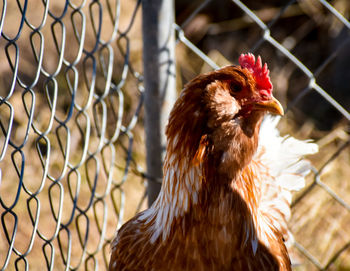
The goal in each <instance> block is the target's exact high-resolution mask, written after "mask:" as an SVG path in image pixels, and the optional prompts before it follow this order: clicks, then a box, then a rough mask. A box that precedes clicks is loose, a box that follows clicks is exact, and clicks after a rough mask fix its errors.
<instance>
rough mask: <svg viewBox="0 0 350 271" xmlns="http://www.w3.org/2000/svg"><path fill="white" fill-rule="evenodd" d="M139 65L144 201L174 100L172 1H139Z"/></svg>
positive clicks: (152, 188) (158, 168) (155, 178)
mask: <svg viewBox="0 0 350 271" xmlns="http://www.w3.org/2000/svg"><path fill="white" fill-rule="evenodd" d="M142 19H143V25H142V32H143V67H144V86H145V104H144V108H145V133H146V158H147V175H148V176H149V178H148V186H147V195H148V204H149V205H151V204H152V202H153V201H154V200H155V199H156V198H157V195H158V193H159V190H160V187H161V181H162V177H163V159H164V154H165V145H166V138H165V126H166V123H167V120H168V116H169V113H170V110H171V108H172V105H173V103H174V101H175V99H176V82H175V52H174V50H175V37H174V29H173V23H174V1H173V0H143V1H142Z"/></svg>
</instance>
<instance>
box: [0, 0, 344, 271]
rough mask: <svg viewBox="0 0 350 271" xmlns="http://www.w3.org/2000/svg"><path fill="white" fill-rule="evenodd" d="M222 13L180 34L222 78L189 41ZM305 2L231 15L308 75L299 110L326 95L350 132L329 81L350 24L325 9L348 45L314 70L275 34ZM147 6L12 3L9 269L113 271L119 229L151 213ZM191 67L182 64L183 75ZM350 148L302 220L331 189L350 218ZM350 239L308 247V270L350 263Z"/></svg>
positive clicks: (3, 212)
mask: <svg viewBox="0 0 350 271" xmlns="http://www.w3.org/2000/svg"><path fill="white" fill-rule="evenodd" d="M59 2H60V3H59ZM78 2H79V3H78ZM213 2H214V1H210V0H209V1H208V0H204V1H202V2H201V3H198V5H197V6H196V7H195V8H194V10H193V12H191V13H190V14H189V15H187V17H186V18H185V19H184V20H183V22H182V23H180V22H179V23H178V24H175V25H174V29H175V31H176V33H177V46H178V47H180V46H183V47H184V48H186V50H188V51H189V52H191V53H193V54H194V55H196V57H198V58H199V59H200V60H201V61H202V62H203V63H206V64H208V65H209V67H211V68H212V69H217V68H219V65H218V64H219V62H218V61H217V60H216V59H212V58H211V57H210V56H209V54H208V53H209V50H207V51H206V49H205V43H201V42H196V41H192V40H191V38H190V37H188V36H187V35H186V33H187V31H186V28H187V27H189V26H190V25H191V23H192V22H193V21H194V20H195V19H196V17H197V16H198V15H200V14H201V13H202V12H205V9H206V8H207V7H208V6H209V5H210V4H212V3H213ZM300 2H302V1H300ZM300 2H297V1H294V0H292V1H289V2H288V3H286V4H285V5H283V6H282V5H281V7H280V8H278V10H277V11H276V12H275V14H274V16H272V17H271V18H270V19H269V20H268V22H266V20H264V19H263V18H262V17H261V16H260V15H259V12H258V11H257V10H255V11H254V10H253V9H252V8H251V7H249V4H250V2H249V1H239V0H232V1H231V2H230V4H232V7H231V8H232V9H234V10H235V11H237V12H240V13H241V14H243V16H245V19H244V20H245V21H247V18H249V24H251V25H253V26H256V27H257V28H258V29H260V31H261V32H260V34H259V38H257V39H256V41H255V42H254V44H252V45H250V46H247V48H246V49H247V51H251V52H255V51H260V50H264V49H266V48H267V47H269V48H273V49H272V50H273V51H274V53H275V54H276V55H277V54H278V55H279V57H281V58H282V57H283V58H284V59H285V61H288V62H289V63H291V65H293V67H294V70H296V71H298V72H299V73H301V74H302V75H303V76H304V78H305V79H303V80H304V82H303V84H300V85H301V86H302V87H300V88H299V89H298V92H297V94H296V95H295V97H293V99H291V100H290V101H289V103H288V108H287V111H288V112H289V111H292V110H293V109H294V108H295V107H296V106H297V105H298V104H299V103H300V102H301V101H303V100H304V99H305V97H306V96H307V95H309V94H310V93H317V94H318V95H320V96H321V97H322V99H323V100H324V101H326V102H327V103H328V104H330V105H331V106H332V107H334V108H335V110H336V111H337V112H339V114H340V115H341V116H343V126H345V127H349V123H350V112H349V110H348V109H347V108H346V107H345V106H344V105H343V103H342V101H340V100H339V99H336V98H334V97H333V96H332V95H331V93H332V92H331V91H330V89H327V88H326V87H324V86H323V84H322V82H321V78H320V77H321V76H322V74H323V72H324V71H325V70H326V69H327V67H329V65H330V63H332V62H333V61H334V60H336V59H338V58H339V55H340V52H341V50H344V48H346V46H349V41H350V36H349V29H350V23H349V18H347V17H346V15H343V14H341V13H340V12H339V11H338V10H337V8H336V5H335V4H334V2H327V1H324V0H314V1H313V2H315V3H317V4H319V5H320V6H322V7H323V8H324V9H325V10H327V11H328V12H329V13H330V14H331V15H332V16H333V17H334V18H335V19H336V20H337V21H338V23H340V24H341V25H342V26H343V27H344V29H345V38H344V39H343V41H342V42H340V43H339V44H337V47H336V48H335V50H333V52H332V53H330V54H329V55H327V56H326V57H325V58H324V59H323V60H322V61H321V62H320V63H319V64H318V65H317V67H310V66H309V64H307V63H306V61H305V59H303V58H302V57H301V56H300V55H297V54H296V53H295V51H294V50H293V48H291V47H287V46H286V45H285V43H284V42H281V41H280V39H279V37H277V36H276V34H275V32H273V29H274V27H278V26H279V23H280V21H281V20H282V18H283V16H285V15H286V14H287V13H288V10H289V9H290V8H292V7H294V6H296V5H299V4H301V3H300ZM305 2H308V1H305ZM216 4H217V5H220V3H219V2H217V3H216ZM140 5H141V0H138V1H133V2H130V1H125V2H123V1H119V0H106V1H73V0H66V1H57V2H55V3H54V2H53V1H51V2H50V1H47V0H42V1H37V2H35V7H34V6H33V4H32V5H30V3H29V1H28V0H24V1H19V0H16V1H7V0H3V1H2V6H1V17H0V35H1V37H0V59H1V63H0V71H1V73H0V217H1V228H0V239H1V243H2V244H1V246H0V269H1V270H12V269H16V270H30V269H33V268H36V267H37V265H35V264H37V263H38V262H44V263H45V268H46V269H47V270H61V269H62V270H82V269H85V270H90V269H94V270H106V269H107V266H108V259H109V243H110V242H111V240H112V238H113V236H114V231H115V228H119V227H120V226H121V225H122V224H123V222H124V221H125V219H127V218H128V217H130V216H131V215H133V214H134V213H135V212H138V211H139V210H140V209H141V208H142V205H143V204H144V201H145V198H146V192H145V189H144V180H145V179H148V180H155V179H156V178H154V177H153V176H148V175H147V174H146V173H145V172H144V170H143V167H144V164H145V163H144V154H143V153H142V151H143V140H142V138H143V136H142V134H141V133H142V131H143V130H142V129H143V126H142V115H141V109H142V106H143V102H144V89H143V75H142V70H141V67H142V65H141V64H142V62H141V53H140V51H141V49H140V48H138V46H139V44H140V41H141V38H142V37H140V32H141V30H140V29H141V26H140V23H139V20H138V16H139V9H140ZM122 11H123V12H122ZM242 20H243V19H242ZM242 20H241V21H242ZM244 20H243V21H244ZM310 20H311V19H310ZM287 38H288V36H287ZM284 40H286V38H285V39H284ZM135 48H136V49H135ZM236 48H237V47H236ZM222 53H223V52H222ZM237 53H238V52H237ZM185 61H186V60H185V59H181V58H179V59H178V60H177V62H178V63H180V66H181V62H185ZM196 63H197V64H198V62H196ZM197 64H196V65H197ZM344 123H345V124H344ZM333 131H336V130H335V128H333ZM344 137H345V138H342V140H340V141H341V144H336V148H335V149H333V150H332V151H331V153H330V155H331V156H330V157H329V158H328V159H327V160H326V161H324V162H323V163H322V164H320V165H315V168H314V172H313V175H312V176H313V179H312V180H311V181H310V183H308V185H307V187H306V188H305V190H303V191H301V192H300V193H299V194H298V195H297V197H296V198H295V199H294V201H293V204H292V207H293V209H297V208H299V206H301V205H302V204H303V202H304V201H305V199H307V198H312V195H313V193H314V192H315V191H316V190H317V189H321V190H322V191H323V192H324V193H326V195H327V196H329V198H330V199H331V200H333V201H334V202H336V203H337V204H339V206H340V208H341V210H343V211H344V212H346V215H347V216H349V215H350V214H349V212H350V206H349V202H348V201H347V199H346V198H345V197H344V195H343V194H342V195H339V189H335V187H334V186H332V185H330V184H328V183H327V182H326V181H324V180H323V176H324V174H326V172H327V170H328V168H329V167H330V166H331V165H332V163H334V162H335V161H338V160H339V159H340V157H341V155H344V153H346V152H348V151H349V142H350V141H349V133H348V131H345V136H344ZM321 148H322V146H321ZM130 191H134V192H133V193H131V192H130ZM135 199H137V200H135ZM347 238H348V236H347V235H345V237H344V243H343V244H342V245H341V246H339V247H337V248H336V249H333V250H331V252H332V253H331V254H329V255H328V256H327V257H325V258H320V257H319V255H317V254H316V253H315V251H317V250H315V249H314V248H313V247H310V245H309V244H305V243H303V242H304V240H299V239H297V237H296V242H295V248H296V249H297V251H298V253H300V255H302V256H303V257H304V258H305V259H306V261H308V265H306V266H307V267H305V268H306V269H305V270H309V269H307V268H309V267H310V266H311V267H312V268H314V269H316V270H327V269H331V268H334V266H335V264H336V263H337V262H339V261H340V260H341V259H342V258H344V257H350V256H349V254H350V252H349V247H350V239H347ZM317 245H318V244H317V242H315V244H314V246H315V247H317ZM41 260H43V261H41ZM41 268H43V266H41Z"/></svg>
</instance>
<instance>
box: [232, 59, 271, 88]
mask: <svg viewBox="0 0 350 271" xmlns="http://www.w3.org/2000/svg"><path fill="white" fill-rule="evenodd" d="M238 61H239V64H240V65H241V67H242V68H246V69H248V71H250V72H251V73H252V74H253V76H254V78H255V81H256V85H257V88H258V89H260V90H265V91H264V92H267V94H268V95H271V94H272V83H271V81H270V76H269V73H270V71H269V69H268V68H267V64H266V63H265V64H264V66H262V65H261V64H262V63H261V58H260V56H258V59H257V60H256V62H255V56H254V55H253V54H251V53H248V54H241V56H240V57H239V59H238Z"/></svg>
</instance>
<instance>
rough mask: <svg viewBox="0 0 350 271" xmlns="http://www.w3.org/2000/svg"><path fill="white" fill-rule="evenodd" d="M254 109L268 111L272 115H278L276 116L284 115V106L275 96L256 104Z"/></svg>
mask: <svg viewBox="0 0 350 271" xmlns="http://www.w3.org/2000/svg"><path fill="white" fill-rule="evenodd" d="M254 108H255V109H258V110H266V111H268V112H270V113H271V114H276V115H281V116H283V115H284V111H283V107H282V105H281V104H280V102H279V101H278V100H277V99H276V98H275V97H273V96H272V97H271V99H270V100H266V101H261V102H256V103H255V104H254Z"/></svg>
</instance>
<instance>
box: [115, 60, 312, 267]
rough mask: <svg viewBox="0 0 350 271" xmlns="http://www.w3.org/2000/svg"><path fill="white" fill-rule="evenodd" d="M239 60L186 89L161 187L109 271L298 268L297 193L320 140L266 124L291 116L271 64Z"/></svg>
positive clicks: (122, 240) (127, 230)
mask: <svg viewBox="0 0 350 271" xmlns="http://www.w3.org/2000/svg"><path fill="white" fill-rule="evenodd" d="M239 63H240V66H227V67H224V68H221V69H219V70H216V71H213V72H210V73H207V74H203V75H199V76H198V77H196V78H194V79H193V80H192V81H190V82H189V83H188V84H187V85H186V86H185V88H184V90H183V91H182V93H181V96H180V97H179V98H178V100H177V101H176V103H175V105H174V108H173V110H172V112H171V114H170V118H169V123H168V126H167V129H166V135H167V139H168V144H167V154H166V158H165V164H164V180H163V185H162V188H161V192H160V194H159V196H158V198H157V200H156V201H155V202H154V203H153V205H152V206H151V207H150V208H149V209H147V210H145V211H143V212H141V213H139V214H138V215H136V216H135V217H134V218H132V219H131V220H129V221H128V222H127V223H125V224H124V225H123V226H122V227H121V228H120V230H119V231H118V232H117V235H116V237H115V239H114V241H113V243H112V255H111V260H110V265H109V270H111V271H116V270H123V271H127V270H129V271H131V270H191V271H193V270H291V263H290V259H289V256H288V252H287V249H286V246H285V244H284V240H287V239H288V238H289V233H288V229H287V225H286V221H287V219H288V217H289V216H290V207H289V205H290V200H291V192H290V191H291V190H296V189H300V188H301V187H302V186H303V185H304V176H305V175H306V174H307V173H308V171H309V168H310V166H309V164H308V162H306V161H305V160H301V159H300V157H301V156H302V155H305V154H311V153H314V152H316V151H317V146H316V145H315V144H312V143H308V142H302V141H298V140H296V139H294V138H282V137H280V136H279V134H278V132H277V129H276V127H275V126H276V119H273V118H272V117H268V118H265V120H264V121H263V119H264V116H265V115H266V113H267V112H270V113H272V114H277V115H283V109H282V107H281V105H280V103H279V102H278V101H277V100H276V99H275V98H274V97H273V96H272V84H271V81H270V78H269V70H268V69H267V65H266V64H265V65H264V66H262V63H261V59H260V57H258V58H257V61H255V57H254V56H253V55H252V54H246V55H241V56H240V58H239ZM277 121H278V120H277Z"/></svg>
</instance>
